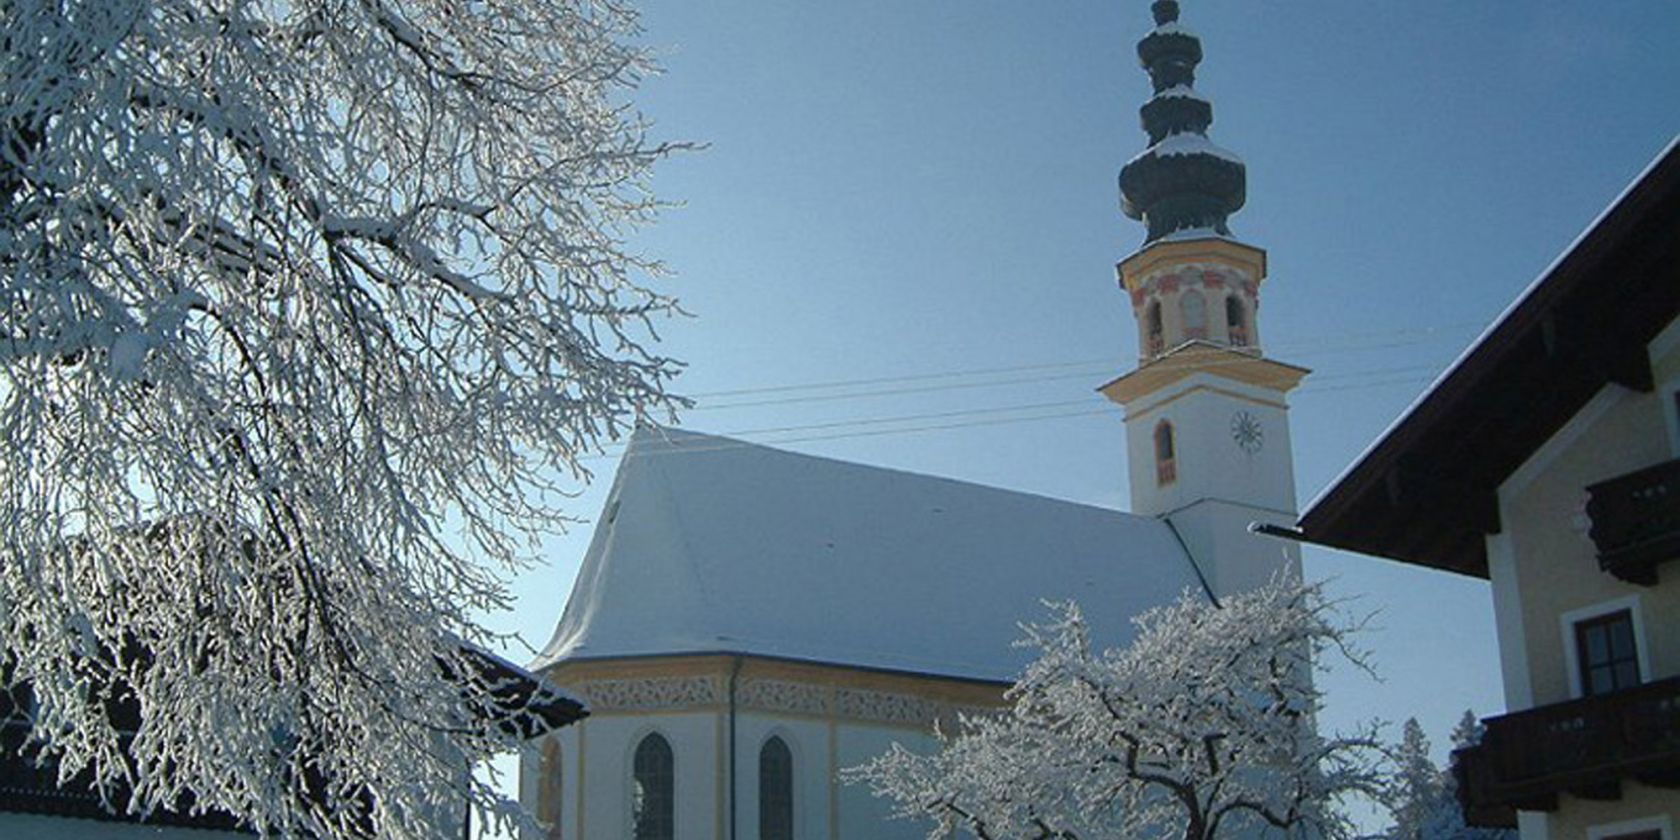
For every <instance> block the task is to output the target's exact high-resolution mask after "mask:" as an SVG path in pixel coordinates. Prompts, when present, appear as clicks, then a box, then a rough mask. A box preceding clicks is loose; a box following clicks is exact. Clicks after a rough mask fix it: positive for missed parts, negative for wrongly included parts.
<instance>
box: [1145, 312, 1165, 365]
mask: <svg viewBox="0 0 1680 840" xmlns="http://www.w3.org/2000/svg"><path fill="white" fill-rule="evenodd" d="M1144 321H1145V322H1147V323H1146V325H1145V326H1146V328H1147V329H1148V333H1149V355H1150V356H1152V357H1153V356H1159V355H1161V353H1162V352H1163V351H1165V350H1166V349H1167V339H1166V330H1165V329H1164V328H1163V327H1162V326H1161V302H1160V301H1158V300H1152V301H1150V302H1149V308H1148V309H1147V310H1145V313H1144Z"/></svg>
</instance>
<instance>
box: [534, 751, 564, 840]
mask: <svg viewBox="0 0 1680 840" xmlns="http://www.w3.org/2000/svg"><path fill="white" fill-rule="evenodd" d="M561 759H562V755H561V752H560V739H559V738H558V737H553V736H550V737H549V738H548V739H547V740H545V741H544V742H543V748H542V761H541V762H539V763H538V765H537V766H538V767H539V768H540V774H541V775H540V779H541V781H539V782H538V783H537V785H538V786H537V822H539V823H542V825H543V831H544V832H545V834H544V835H543V836H544V837H547V838H548V840H560V817H561V815H562V808H561V803H562V802H564V801H565V787H564V786H563V785H562V781H563V779H562V777H561V773H562V764H561Z"/></svg>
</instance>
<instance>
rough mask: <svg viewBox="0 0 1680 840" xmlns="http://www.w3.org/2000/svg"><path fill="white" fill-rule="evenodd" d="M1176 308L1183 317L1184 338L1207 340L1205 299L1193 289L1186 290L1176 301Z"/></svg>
mask: <svg viewBox="0 0 1680 840" xmlns="http://www.w3.org/2000/svg"><path fill="white" fill-rule="evenodd" d="M1178 308H1179V312H1180V313H1181V314H1183V315H1184V338H1185V339H1186V340H1189V339H1192V338H1207V337H1208V317H1207V298H1206V297H1203V296H1202V293H1201V292H1199V291H1197V290H1195V289H1187V290H1185V292H1184V294H1183V295H1182V296H1180V297H1179V299H1178Z"/></svg>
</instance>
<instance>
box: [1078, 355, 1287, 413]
mask: <svg viewBox="0 0 1680 840" xmlns="http://www.w3.org/2000/svg"><path fill="white" fill-rule="evenodd" d="M1311 372H1312V371H1310V370H1308V369H1307V368H1304V367H1300V366H1298V365H1291V364H1287V363H1284V362H1279V361H1275V360H1272V359H1267V358H1264V357H1261V356H1259V355H1257V354H1255V353H1250V352H1244V351H1242V350H1235V349H1232V348H1230V347H1226V346H1224V345H1222V344H1215V343H1213V342H1209V341H1187V342H1185V343H1183V344H1181V345H1179V346H1177V347H1174V348H1173V349H1171V350H1168V351H1167V352H1166V353H1163V354H1162V355H1160V356H1159V357H1157V358H1155V359H1154V360H1153V361H1150V362H1148V363H1146V364H1144V365H1142V366H1141V367H1139V368H1138V369H1136V370H1134V371H1131V372H1130V373H1127V374H1126V375H1124V376H1121V377H1119V378H1118V379H1115V380H1113V381H1111V382H1109V383H1107V384H1105V385H1103V386H1102V387H1100V388H1098V389H1097V390H1098V391H1099V392H1101V393H1102V395H1103V396H1105V397H1107V398H1109V400H1111V401H1113V402H1115V403H1118V404H1120V405H1121V406H1128V405H1131V404H1132V403H1134V402H1136V401H1137V400H1138V399H1139V398H1141V397H1145V396H1148V395H1150V394H1156V393H1159V392H1161V391H1162V390H1163V389H1165V388H1168V387H1170V386H1172V385H1174V384H1176V383H1178V382H1180V381H1182V380H1185V379H1188V378H1190V377H1192V376H1195V375H1197V374H1204V373H1205V374H1209V375H1212V376H1216V377H1220V378H1223V379H1228V380H1231V381H1233V382H1237V383H1241V384H1243V385H1251V386H1254V387H1257V388H1264V389H1266V390H1269V391H1275V392H1277V393H1278V394H1279V395H1282V394H1287V393H1289V392H1290V391H1292V390H1294V389H1295V386H1297V385H1299V384H1301V380H1302V379H1303V378H1305V377H1306V375H1307V374H1309V373H1311Z"/></svg>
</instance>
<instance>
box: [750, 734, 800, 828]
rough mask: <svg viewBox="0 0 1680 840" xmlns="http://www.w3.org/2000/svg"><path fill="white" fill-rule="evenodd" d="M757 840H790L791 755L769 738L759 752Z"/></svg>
mask: <svg viewBox="0 0 1680 840" xmlns="http://www.w3.org/2000/svg"><path fill="white" fill-rule="evenodd" d="M758 836H759V840H793V752H792V751H791V750H789V749H788V745H787V742H785V741H783V740H782V739H781V738H777V737H774V736H772V737H771V738H770V740H768V741H765V742H764V748H763V749H760V750H759V751H758Z"/></svg>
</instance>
